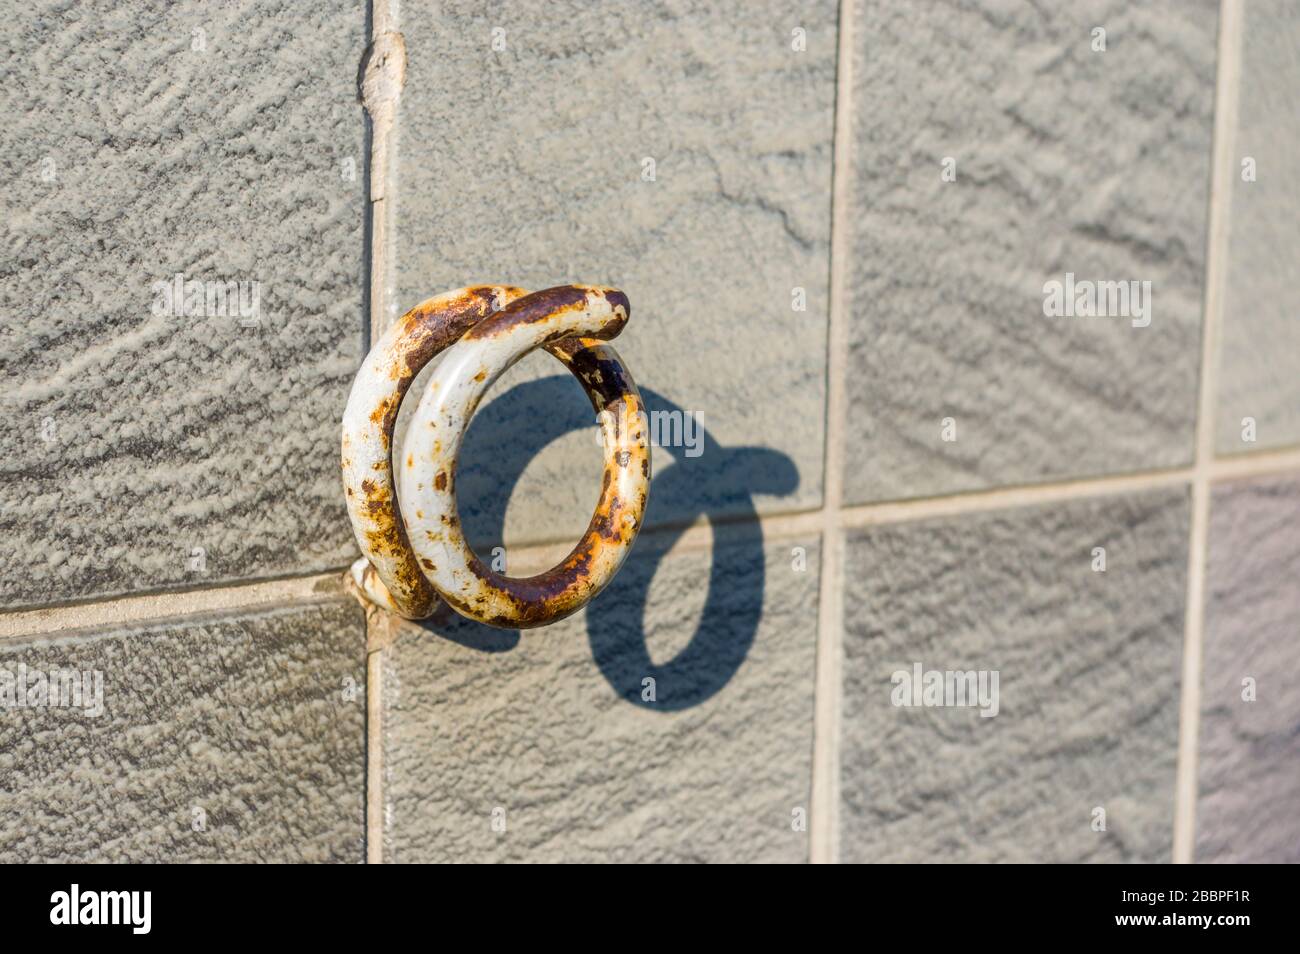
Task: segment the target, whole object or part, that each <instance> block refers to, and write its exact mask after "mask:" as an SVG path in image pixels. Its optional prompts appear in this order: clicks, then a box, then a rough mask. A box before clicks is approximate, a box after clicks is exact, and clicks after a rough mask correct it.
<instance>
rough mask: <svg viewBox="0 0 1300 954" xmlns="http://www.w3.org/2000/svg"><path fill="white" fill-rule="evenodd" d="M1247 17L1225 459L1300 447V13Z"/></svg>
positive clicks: (1223, 420)
mask: <svg viewBox="0 0 1300 954" xmlns="http://www.w3.org/2000/svg"><path fill="white" fill-rule="evenodd" d="M1242 15H1243V24H1242V27H1243V38H1242V48H1241V81H1240V82H1241V89H1240V93H1239V100H1238V102H1237V103H1235V104H1232V105H1231V106H1229V107H1225V108H1233V107H1235V109H1236V118H1237V128H1236V133H1235V137H1236V140H1235V150H1234V154H1233V166H1234V170H1233V177H1232V198H1231V200H1230V205H1229V209H1230V211H1229V222H1228V263H1227V279H1226V280H1227V284H1226V287H1225V289H1224V297H1223V319H1222V326H1221V328H1220V336H1219V362H1220V364H1219V379H1218V400H1219V408H1218V427H1217V435H1216V439H1217V446H1218V449H1219V451H1220V453H1225V454H1231V453H1240V452H1243V451H1250V450H1258V449H1260V448H1264V447H1278V446H1281V445H1286V444H1297V443H1300V315H1298V314H1297V310H1296V306H1295V288H1296V287H1297V285H1300V261H1298V259H1300V256H1298V255H1297V253H1296V248H1297V245H1300V190H1297V189H1296V185H1295V157H1296V153H1297V150H1300V114H1297V111H1296V105H1295V90H1296V88H1297V86H1298V85H1300V7H1298V6H1296V4H1295V3H1294V2H1286V0H1251V2H1250V3H1245V4H1242ZM1247 418H1249V419H1250V421H1247V420H1246V419H1247ZM1252 436H1253V437H1254V440H1250V439H1249V438H1250V437H1252Z"/></svg>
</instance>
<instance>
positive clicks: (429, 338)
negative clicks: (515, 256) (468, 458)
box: [343, 285, 650, 629]
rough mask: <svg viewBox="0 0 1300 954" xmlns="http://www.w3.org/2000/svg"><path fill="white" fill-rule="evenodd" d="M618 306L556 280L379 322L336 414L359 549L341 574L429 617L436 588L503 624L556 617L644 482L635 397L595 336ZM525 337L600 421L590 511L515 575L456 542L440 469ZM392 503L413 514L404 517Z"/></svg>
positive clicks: (575, 605)
mask: <svg viewBox="0 0 1300 954" xmlns="http://www.w3.org/2000/svg"><path fill="white" fill-rule="evenodd" d="M629 314H630V305H629V303H628V299H627V296H626V295H624V294H623V293H622V292H620V291H618V290H616V289H612V288H599V287H595V286H586V285H563V286H559V287H556V288H548V289H545V290H543V291H539V292H534V293H532V294H528V293H525V292H524V291H523V290H522V289H519V288H515V287H512V286H504V285H482V286H475V287H472V288H464V289H459V290H458V291H454V292H449V293H447V294H445V295H439V296H437V297H435V298H431V299H429V300H428V301H426V302H423V303H422V304H420V305H418V306H416V307H415V308H413V309H411V311H409V312H407V313H406V315H404V316H403V317H402V319H401V320H400V321H399V322H397V323H396V324H395V325H394V326H393V328H392V329H390V331H389V333H388V334H387V335H385V337H384V338H383V340H381V341H380V342H379V344H377V345H376V346H375V348H374V350H372V351H371V353H370V355H369V356H368V357H367V359H366V361H365V363H364V364H363V366H362V369H361V372H359V373H358V375H357V381H356V382H355V383H354V385H353V389H352V394H351V397H350V398H349V401H348V409H347V412H346V413H345V414H344V421H343V449H344V455H343V470H344V484H345V486H346V488H347V493H346V499H347V502H348V513H349V516H350V517H351V519H352V524H353V529H354V532H355V535H356V538H357V542H358V544H359V545H360V546H361V549H362V552H363V553H364V554H365V556H364V557H363V558H362V559H361V560H358V561H357V564H356V565H354V566H353V569H352V575H353V579H354V581H355V582H356V584H357V586H358V588H359V589H360V590H361V592H362V593H363V594H365V595H366V597H367V598H368V599H370V600H371V601H372V602H374V603H376V604H377V605H381V606H384V607H386V608H388V609H390V610H392V611H394V612H397V613H399V614H400V615H402V616H406V617H408V618H413V619H419V618H424V617H426V616H429V615H431V614H432V613H433V612H434V611H435V610H436V609H437V608H438V604H439V601H440V600H441V601H442V602H445V603H446V604H447V605H449V606H451V607H452V608H453V609H454V610H456V612H458V613H460V614H462V615H464V616H467V617H469V618H471V619H476V620H479V621H480V622H483V623H487V624H488V625H491V626H500V627H506V628H512V629H513V628H527V627H532V626H541V625H545V624H546V623H550V622H554V621H555V620H558V619H562V618H563V617H565V616H568V615H569V614H571V613H573V612H576V611H577V610H578V609H580V608H581V607H582V606H584V605H586V603H587V602H589V601H590V600H591V599H592V598H593V597H594V596H595V595H596V594H597V593H599V592H600V590H601V589H603V588H604V587H605V586H606V585H607V584H608V583H609V581H610V579H612V578H613V576H614V574H615V573H616V572H617V571H618V569H619V567H620V566H621V565H622V562H623V560H624V559H625V558H626V556H627V553H628V551H629V549H630V547H631V544H632V542H633V540H635V538H636V535H637V533H638V532H639V530H640V528H641V523H642V520H643V517H644V514H645V507H646V501H647V499H648V491H649V475H650V447H649V443H648V441H647V440H646V439H645V438H644V436H643V432H644V428H642V427H640V422H641V421H642V420H643V419H644V415H645V409H644V406H643V404H642V402H641V396H640V394H639V392H638V391H637V389H636V385H635V383H634V382H633V381H632V377H631V375H629V374H628V372H627V369H626V368H625V367H624V366H623V364H622V362H621V360H620V359H619V357H618V355H617V353H616V352H615V351H614V349H613V348H611V347H610V346H609V345H606V344H603V343H602V342H603V341H606V340H608V339H611V338H613V337H615V336H617V335H618V333H619V332H620V331H622V329H623V327H624V326H625V325H626V323H627V320H628V316H629ZM535 348H544V349H545V350H547V351H549V352H551V354H553V355H554V356H555V357H556V358H558V359H559V360H560V361H561V362H562V363H563V364H564V365H565V366H566V367H567V368H568V369H569V370H570V371H571V372H572V373H573V375H574V377H576V378H577V379H578V381H579V383H580V384H581V385H582V386H583V388H584V390H586V392H587V396H588V399H589V400H590V401H591V404H592V407H593V408H594V409H595V411H596V412H597V415H598V420H599V421H600V425H601V433H602V438H603V443H604V449H605V469H604V474H603V476H602V485H601V495H600V500H599V502H598V503H597V506H596V510H595V512H594V513H593V514H592V518H591V522H590V523H589V524H588V527H587V530H586V532H585V533H584V534H583V536H582V539H581V540H580V541H579V542H578V544H577V545H576V546H575V547H574V548H573V550H572V551H571V552H570V553H569V555H568V556H566V557H565V559H564V560H562V561H561V562H560V563H559V564H558V565H557V566H555V567H553V568H551V569H550V570H548V571H546V572H545V573H541V574H538V575H537V576H532V577H526V578H514V577H506V576H503V575H501V574H499V573H496V572H495V571H493V570H492V569H491V568H490V567H488V566H487V565H485V564H484V563H483V562H482V561H481V560H480V559H479V558H478V557H477V555H475V554H474V553H473V551H472V550H471V549H470V548H469V545H468V543H467V542H466V540H465V538H464V536H463V533H462V531H461V528H460V521H459V520H458V519H457V516H456V495H455V481H454V479H453V476H454V474H455V469H456V463H457V457H458V454H459V451H460V446H461V440H462V438H463V436H464V432H465V429H466V427H467V426H468V423H469V420H470V418H471V417H472V416H473V414H474V411H475V410H476V409H477V407H478V405H479V402H480V400H481V399H482V397H483V395H484V393H485V392H486V390H487V389H488V388H489V387H490V386H491V385H492V383H493V382H494V381H495V380H496V378H497V377H498V376H499V375H500V374H501V373H502V372H503V371H504V370H505V369H506V368H508V367H510V366H511V365H512V364H513V363H514V362H515V361H517V360H518V359H519V358H520V357H522V355H524V354H526V353H527V352H529V351H531V350H533V349H535ZM443 351H447V354H446V356H445V357H444V359H443V362H442V364H441V365H440V366H439V367H438V369H437V371H436V372H435V374H434V376H433V378H432V380H431V381H430V382H429V385H428V386H427V388H426V389H425V393H424V395H423V397H422V398H421V401H420V404H419V407H418V409H417V411H416V414H415V416H414V418H413V421H412V425H411V427H410V428H409V429H408V432H407V435H406V438H405V445H406V446H405V447H404V448H402V453H403V454H404V456H405V457H406V465H407V466H406V468H405V469H404V470H403V471H402V473H400V474H398V475H396V477H394V475H393V473H392V466H391V460H392V455H393V448H392V446H391V445H392V440H393V426H394V424H395V423H396V419H397V413H398V410H399V408H400V406H401V402H402V399H403V398H404V397H405V395H406V393H407V391H408V390H409V388H410V385H411V382H412V381H413V380H414V379H415V376H416V375H417V374H418V373H419V372H420V370H421V369H422V368H423V367H424V366H425V365H426V364H427V363H428V362H429V361H430V360H431V359H432V358H433V357H434V356H436V355H438V354H439V353H441V352H443ZM417 461H418V462H419V463H420V465H421V467H420V468H417V467H416V462H417ZM367 465H369V466H367ZM425 465H427V466H428V467H429V468H430V470H431V472H432V473H433V474H434V478H433V480H432V481H431V482H427V483H426V482H425V481H424V480H417V476H416V475H418V474H419V472H420V470H421V469H422V468H423V467H424V466H425ZM363 474H364V476H363ZM408 474H411V475H412V476H410V477H408V476H407V475H408ZM358 491H359V492H358ZM403 508H405V511H406V512H408V513H413V514H414V517H413V518H409V519H408V518H406V517H403V512H404V511H403Z"/></svg>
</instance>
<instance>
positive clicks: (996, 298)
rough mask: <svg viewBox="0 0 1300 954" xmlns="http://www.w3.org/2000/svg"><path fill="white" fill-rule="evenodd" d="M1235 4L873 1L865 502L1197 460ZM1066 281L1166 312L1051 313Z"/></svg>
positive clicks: (862, 328)
mask: <svg viewBox="0 0 1300 954" xmlns="http://www.w3.org/2000/svg"><path fill="white" fill-rule="evenodd" d="M1217 7H1218V4H1217V3H1215V2H1213V0H1196V2H1192V3H1188V2H1183V0H1158V2H1152V3H1144V4H1120V5H1116V4H1110V3H1103V2H1100V0H1086V2H1074V3H1070V4H1052V5H1046V6H1045V5H1041V4H1038V5H1035V4H1015V5H1009V4H1005V3H998V2H993V0H975V2H941V3H922V4H898V3H891V2H887V0H858V5H857V16H856V20H855V23H856V28H855V40H854V44H855V47H856V55H857V58H856V65H855V69H854V85H853V116H854V131H853V136H854V139H853V179H852V194H853V198H852V214H851V219H852V223H853V226H852V227H853V239H852V249H853V251H852V257H851V262H850V265H849V269H850V272H849V294H850V299H851V309H850V310H851V315H850V338H851V353H850V356H849V362H848V365H849V379H848V384H847V393H848V397H849V414H848V419H847V452H846V453H847V463H848V467H847V471H846V477H845V489H846V494H847V496H848V498H849V499H850V500H851V501H853V502H864V501H870V500H883V499H893V498H903V497H915V496H927V495H933V494H944V493H951V492H955V491H961V490H969V489H974V488H983V487H989V486H1000V485H1007V484H1020V483H1031V482H1036V481H1042V480H1046V479H1051V478H1059V477H1064V476H1081V475H1093V474H1102V473H1116V472H1126V471H1132V470H1141V469H1147V468H1153V467H1172V466H1177V465H1181V464H1185V463H1187V462H1189V461H1190V460H1191V456H1192V440H1193V429H1194V420H1195V411H1196V393H1197V392H1196V387H1197V377H1198V368H1199V355H1200V317H1201V307H1202V280H1203V279H1202V271H1203V265H1204V250H1203V249H1204V244H1205V218H1206V204H1207V200H1206V195H1207V187H1208V175H1209V154H1210V133H1211V116H1212V107H1213V98H1214V80H1215V68H1214V61H1215V34H1216V23H1217V16H1216V10H1217ZM1095 28H1101V29H1104V30H1105V31H1106V49H1105V51H1104V52H1094V51H1093V49H1092V44H1093V32H1092V31H1093V30H1094V29H1095ZM948 158H951V159H953V160H955V164H956V165H955V174H956V178H955V181H944V178H943V176H944V171H945V168H944V161H945V159H948ZM1067 273H1071V274H1073V275H1074V276H1075V279H1076V280H1078V281H1083V280H1089V281H1095V280H1105V281H1124V282H1129V281H1139V282H1141V281H1149V282H1151V283H1152V284H1151V302H1150V304H1151V310H1150V312H1149V317H1150V324H1149V325H1148V326H1146V327H1134V321H1135V320H1137V321H1138V322H1139V323H1141V321H1143V320H1145V318H1141V319H1139V318H1136V316H1130V317H1128V318H1124V317H1108V318H1081V317H1053V318H1048V317H1046V316H1045V301H1044V300H1045V297H1046V296H1045V293H1044V288H1045V285H1046V283H1048V282H1051V281H1059V282H1062V283H1064V282H1065V281H1066V274H1067ZM1144 302H1145V299H1144ZM945 418H952V419H953V421H954V424H955V436H956V440H953V441H946V440H944V437H945V434H944V419H945Z"/></svg>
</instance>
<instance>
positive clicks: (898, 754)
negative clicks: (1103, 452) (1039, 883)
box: [839, 490, 1188, 862]
mask: <svg viewBox="0 0 1300 954" xmlns="http://www.w3.org/2000/svg"><path fill="white" fill-rule="evenodd" d="M1187 524H1188V506H1187V497H1186V494H1185V492H1184V491H1181V490H1178V491H1165V492H1159V493H1152V494H1149V495H1142V496H1135V497H1131V498H1102V499H1097V500H1091V501H1081V502H1073V503H1069V504H1061V505H1054V506H1050V507H1040V508H1033V509H1025V510H1012V511H1006V512H998V513H989V514H973V515H966V516H963V517H959V518H951V519H944V520H938V521H932V522H924V523H918V524H914V525H910V526H909V525H899V526H883V527H877V528H874V529H871V530H869V531H864V532H859V533H856V534H853V535H852V536H850V538H849V541H848V548H847V562H846V569H845V582H844V586H845V596H844V606H845V610H844V612H845V636H844V683H843V686H844V690H843V696H842V701H841V706H842V708H841V720H842V721H841V733H842V742H841V746H842V747H841V770H840V772H841V781H840V787H841V813H840V823H839V828H840V856H841V858H842V859H843V860H846V861H946V862H982V861H1015V862H1068V861H1142V862H1161V861H1167V860H1169V858H1170V853H1171V851H1172V831H1173V789H1174V770H1175V759H1176V752H1177V747H1178V699H1179V682H1180V669H1181V665H1182V663H1181V659H1182V640H1183V606H1184V583H1185V577H1186V566H1187ZM1094 547H1104V548H1105V550H1106V570H1105V572H1096V571H1094V570H1093V569H1092V566H1093V560H1094V557H1093V548H1094ZM915 663H920V664H921V665H922V668H923V669H924V670H938V671H945V670H954V671H969V670H975V671H978V670H989V671H995V670H996V671H997V672H998V673H999V695H998V710H997V714H996V715H995V716H992V717H983V716H981V715H980V710H979V709H978V708H957V707H951V708H949V707H928V708H927V707H917V708H905V707H901V706H895V705H893V693H894V691H895V689H896V688H897V687H896V685H895V684H894V683H893V682H892V676H893V674H894V673H895V672H896V671H899V670H904V671H909V672H910V671H911V670H912V668H913V665H914V664H915ZM1098 807H1100V808H1103V809H1104V810H1105V812H1106V831H1105V832H1097V831H1093V830H1092V823H1093V818H1094V816H1093V812H1094V809H1096V808H1098Z"/></svg>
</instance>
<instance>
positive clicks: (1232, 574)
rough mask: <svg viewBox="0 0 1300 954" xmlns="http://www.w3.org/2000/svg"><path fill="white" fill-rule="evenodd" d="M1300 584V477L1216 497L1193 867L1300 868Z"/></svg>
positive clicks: (1218, 492) (1226, 490) (1231, 488)
mask: <svg viewBox="0 0 1300 954" xmlns="http://www.w3.org/2000/svg"><path fill="white" fill-rule="evenodd" d="M1298 581H1300V477H1294V476H1293V477H1289V478H1285V479H1269V480H1265V481H1259V482H1246V483H1238V484H1226V485H1223V486H1221V487H1217V488H1215V491H1214V496H1213V498H1212V499H1211V510H1210V559H1209V565H1208V581H1207V589H1206V611H1205V651H1204V662H1203V665H1202V675H1201V679H1202V684H1201V729H1200V739H1199V746H1200V749H1199V751H1200V757H1199V762H1198V766H1199V774H1200V799H1199V801H1198V803H1197V807H1196V833H1197V837H1196V860H1197V861H1223V862H1251V863H1254V862H1284V863H1291V864H1294V863H1296V862H1300V684H1297V682H1296V678H1295V674H1296V673H1297V672H1298V671H1300V582H1298ZM1246 679H1252V680H1254V684H1253V687H1251V686H1248V685H1247V684H1245V683H1244V680H1246ZM1250 689H1253V694H1254V696H1255V698H1254V701H1247V700H1246V695H1247V694H1248V690H1250Z"/></svg>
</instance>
